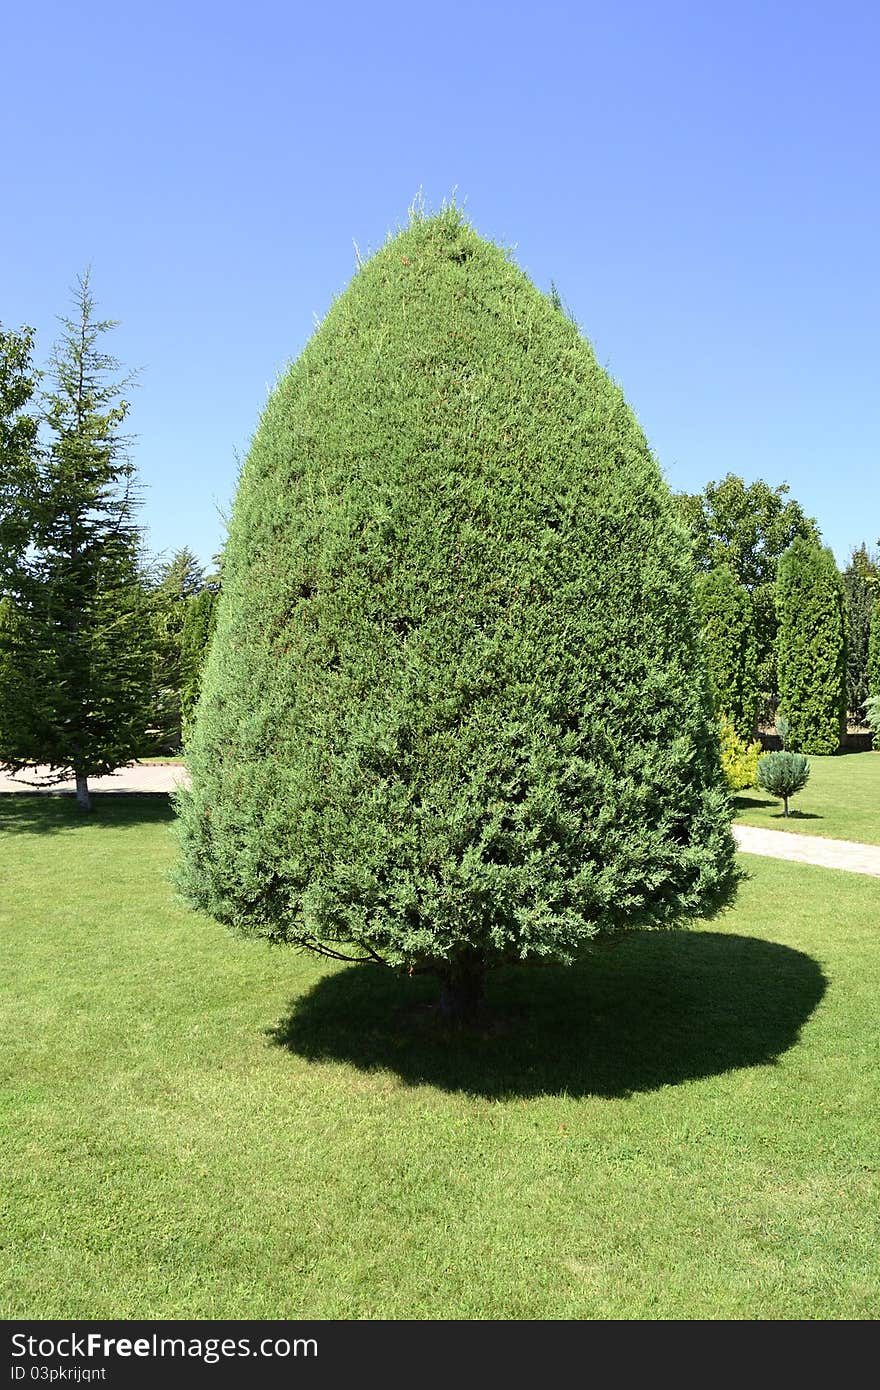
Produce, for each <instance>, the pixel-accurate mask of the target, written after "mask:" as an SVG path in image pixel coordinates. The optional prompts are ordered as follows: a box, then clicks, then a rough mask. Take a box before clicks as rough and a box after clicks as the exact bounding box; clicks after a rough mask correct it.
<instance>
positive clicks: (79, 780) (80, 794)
mask: <svg viewBox="0 0 880 1390" xmlns="http://www.w3.org/2000/svg"><path fill="white" fill-rule="evenodd" d="M76 804H77V806H78V807H79V809H80V810H81V811H91V809H92V798H91V796H90V795H89V779H88V777H87V775H86V774H85V773H84V772H78V773H77V774H76Z"/></svg>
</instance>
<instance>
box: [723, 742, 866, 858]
mask: <svg viewBox="0 0 880 1390" xmlns="http://www.w3.org/2000/svg"><path fill="white" fill-rule="evenodd" d="M734 804H735V807H736V819H737V820H738V821H739V822H740V823H741V824H742V825H760V826H763V827H764V828H765V829H767V830H796V831H797V832H798V833H799V834H801V835H828V836H830V837H831V838H832V839H835V840H862V841H864V842H865V843H866V844H871V845H880V752H878V751H875V752H873V753H846V754H843V755H838V756H836V757H833V758H811V759H810V780H809V782H808V783H807V785H806V787H805V788H804V790H803V791H802V792H798V794H797V796H794V797H792V799H791V802H790V814H789V817H788V820H784V819H783V815H782V802H781V801H776V800H774V798H773V797H771V796H770V795H769V794H768V793H767V792H762V791H761V790H760V789H759V788H750V789H749V790H748V791H745V792H740V793H739V794H738V795H737V798H736V801H735V803H734Z"/></svg>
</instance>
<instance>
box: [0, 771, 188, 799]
mask: <svg viewBox="0 0 880 1390" xmlns="http://www.w3.org/2000/svg"><path fill="white" fill-rule="evenodd" d="M41 771H45V769H42V768H37V769H36V773H35V771H34V769H33V768H28V770H27V772H20V773H17V774H16V775H15V776H14V777H9V776H8V775H7V774H6V773H5V772H0V792H33V793H36V794H37V795H42V796H45V795H47V793H51V792H55V793H56V794H58V793H66V792H70V793H74V792H75V791H76V786H75V784H74V783H73V782H59V783H57V785H56V786H54V787H34V786H29V785H28V783H29V782H36V781H38V780H39V776H40V773H41ZM185 777H186V768H185V767H183V766H181V765H180V764H176V765H174V764H161V763H131V764H130V766H128V767H121V768H119V770H118V771H117V772H113V773H111V775H110V776H109V777H90V778H89V791H90V792H127V793H129V795H131V793H133V792H141V793H143V792H170V791H171V790H172V788H173V787H176V786H177V783H178V782H180V781H183V780H184V779H185Z"/></svg>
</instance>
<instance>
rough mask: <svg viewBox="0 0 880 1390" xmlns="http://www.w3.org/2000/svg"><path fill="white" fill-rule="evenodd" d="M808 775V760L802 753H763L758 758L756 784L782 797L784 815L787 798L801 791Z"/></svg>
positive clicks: (773, 794) (786, 809)
mask: <svg viewBox="0 0 880 1390" xmlns="http://www.w3.org/2000/svg"><path fill="white" fill-rule="evenodd" d="M809 776H810V761H809V759H808V758H805V757H804V755H803V753H788V752H785V751H781V752H778V753H765V754H764V756H763V757H762V758H759V759H758V786H759V787H760V788H761V789H762V791H765V792H769V793H770V795H771V796H778V797H781V798H782V802H783V805H784V807H785V815H786V816H787V815H788V800H789V797H791V796H794V794H795V792H799V791H803V789H804V787H805V786H806V785H807V781H808V780H809Z"/></svg>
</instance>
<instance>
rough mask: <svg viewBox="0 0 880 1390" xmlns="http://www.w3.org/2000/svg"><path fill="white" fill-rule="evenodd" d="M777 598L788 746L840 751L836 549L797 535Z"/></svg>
mask: <svg viewBox="0 0 880 1390" xmlns="http://www.w3.org/2000/svg"><path fill="white" fill-rule="evenodd" d="M777 599H778V608H779V636H778V646H777V665H778V670H779V709H780V712H781V713H782V714H784V715H785V717H786V718H787V719H788V721H789V726H790V731H789V736H788V740H787V746H788V747H789V748H790V749H792V750H794V751H797V752H801V753H835V752H837V750H838V749H839V747H840V745H841V742H842V740H843V736H844V734H845V732H846V632H847V612H846V596H845V594H844V589H843V580H842V579H841V576H840V574H839V572H838V569H837V565H836V563H835V560H834V556H833V555H832V553H831V551H830V550H828V549H826V548H823V547H820V546H817V545H812V544H811V543H810V542H809V541H806V540H796V541H795V542H794V544H793V545H792V547H791V549H790V550H788V551H787V552H786V553H785V555H783V557H782V559H781V560H780V562H779V577H778V580H777Z"/></svg>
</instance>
